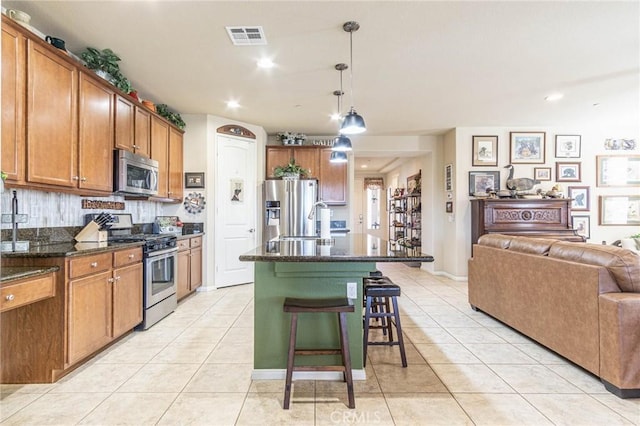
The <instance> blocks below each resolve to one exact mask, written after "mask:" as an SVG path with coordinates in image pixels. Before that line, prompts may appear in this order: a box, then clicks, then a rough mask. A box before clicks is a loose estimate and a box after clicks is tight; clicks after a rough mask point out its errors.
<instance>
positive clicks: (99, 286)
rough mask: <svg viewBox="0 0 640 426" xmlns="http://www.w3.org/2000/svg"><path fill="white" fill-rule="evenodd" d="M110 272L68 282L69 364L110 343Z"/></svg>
mask: <svg viewBox="0 0 640 426" xmlns="http://www.w3.org/2000/svg"><path fill="white" fill-rule="evenodd" d="M111 280H112V275H111V272H109V271H107V272H102V273H100V274H95V275H90V276H88V277H86V278H82V279H78V280H73V281H70V282H69V316H68V321H69V334H68V336H69V353H68V357H69V358H68V361H69V363H70V364H73V363H75V362H76V361H78V360H80V359H82V358H84V357H85V356H87V355H89V354H91V353H93V352H95V351H96V350H98V349H100V348H101V347H103V346H104V345H106V344H107V343H109V342H110V341H111V313H112V306H111V287H112V284H111Z"/></svg>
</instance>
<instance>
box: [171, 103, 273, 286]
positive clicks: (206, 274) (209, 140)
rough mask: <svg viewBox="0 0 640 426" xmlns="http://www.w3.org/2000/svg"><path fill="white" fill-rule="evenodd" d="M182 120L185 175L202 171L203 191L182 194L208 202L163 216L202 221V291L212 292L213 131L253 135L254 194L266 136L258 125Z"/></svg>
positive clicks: (214, 118)
mask: <svg viewBox="0 0 640 426" xmlns="http://www.w3.org/2000/svg"><path fill="white" fill-rule="evenodd" d="M182 118H183V119H184V121H185V123H187V132H185V134H184V163H183V164H184V170H185V172H204V173H205V187H204V189H189V188H185V189H184V191H185V195H187V194H189V193H190V192H198V193H201V194H202V195H203V196H204V197H205V201H206V202H207V204H206V206H205V209H204V210H203V211H202V212H200V213H196V214H193V213H188V212H187V211H186V210H185V209H184V206H183V205H182V204H178V205H167V206H165V208H164V210H165V214H166V215H174V216H180V219H181V220H182V221H183V222H204V229H205V232H206V234H205V236H204V248H203V252H202V255H203V290H211V289H213V288H215V287H216V284H215V270H214V266H215V265H214V261H213V259H214V256H215V237H216V236H215V232H214V230H215V228H214V225H215V210H214V207H215V203H214V200H215V192H214V188H215V183H216V182H215V175H216V167H217V162H218V159H217V154H218V151H217V147H216V129H217V128H218V127H221V126H225V125H229V124H233V125H239V126H242V127H245V128H247V129H249V130H250V131H252V132H253V133H254V134H255V135H256V152H257V157H256V176H257V182H255V186H256V194H262V182H263V181H264V162H265V158H264V151H265V150H264V146H265V143H266V140H267V134H266V132H265V131H264V129H263V128H262V127H260V126H255V125H252V124H248V123H243V122H240V121H235V120H231V119H227V118H224V117H217V116H213V115H205V114H183V116H182ZM259 210H260V209H259V204H258V209H257V212H256V224H257V225H258V228H257V230H258V233H257V237H256V241H262V235H261V232H262V225H261V223H262V222H261V216H260V211H259Z"/></svg>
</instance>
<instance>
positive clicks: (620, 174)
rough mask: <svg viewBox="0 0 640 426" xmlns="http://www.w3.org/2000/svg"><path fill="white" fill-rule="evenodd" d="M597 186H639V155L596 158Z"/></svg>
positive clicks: (599, 156)
mask: <svg viewBox="0 0 640 426" xmlns="http://www.w3.org/2000/svg"><path fill="white" fill-rule="evenodd" d="M596 184H597V185H598V186H640V155H598V156H596Z"/></svg>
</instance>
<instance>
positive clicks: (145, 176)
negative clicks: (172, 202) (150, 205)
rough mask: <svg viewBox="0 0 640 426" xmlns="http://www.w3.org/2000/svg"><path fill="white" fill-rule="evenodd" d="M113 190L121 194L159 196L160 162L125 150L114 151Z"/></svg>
mask: <svg viewBox="0 0 640 426" xmlns="http://www.w3.org/2000/svg"><path fill="white" fill-rule="evenodd" d="M113 163H114V165H115V170H114V173H113V190H114V192H117V193H120V194H133V195H158V162H157V161H156V160H152V159H151V158H147V157H143V156H141V155H138V154H134V153H133V152H130V151H126V150H124V149H118V150H115V151H114V162H113Z"/></svg>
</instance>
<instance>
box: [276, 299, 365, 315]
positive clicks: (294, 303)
mask: <svg viewBox="0 0 640 426" xmlns="http://www.w3.org/2000/svg"><path fill="white" fill-rule="evenodd" d="M283 310H284V312H354V310H355V308H354V306H353V302H352V301H351V300H350V299H347V298H346V297H343V298H333V299H295V298H292V297H287V298H286V299H284V304H283Z"/></svg>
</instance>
